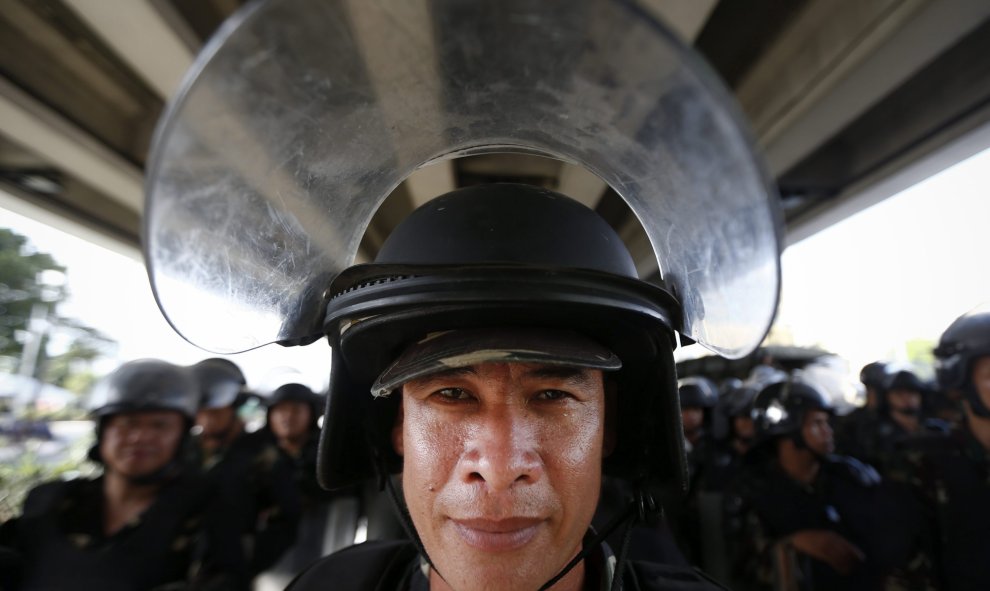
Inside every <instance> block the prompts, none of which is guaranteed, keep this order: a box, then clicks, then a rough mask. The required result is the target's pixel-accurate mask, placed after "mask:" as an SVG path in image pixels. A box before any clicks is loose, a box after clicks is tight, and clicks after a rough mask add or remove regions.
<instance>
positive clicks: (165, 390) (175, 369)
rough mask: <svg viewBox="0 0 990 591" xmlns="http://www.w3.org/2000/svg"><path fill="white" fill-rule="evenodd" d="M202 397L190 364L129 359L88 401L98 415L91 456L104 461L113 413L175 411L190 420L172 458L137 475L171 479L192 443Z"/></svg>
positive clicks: (154, 479)
mask: <svg viewBox="0 0 990 591" xmlns="http://www.w3.org/2000/svg"><path fill="white" fill-rule="evenodd" d="M198 397H199V393H198V390H197V385H196V380H195V378H194V377H193V375H192V373H191V372H190V371H189V369H188V368H185V367H181V366H178V365H173V364H171V363H169V362H167V361H162V360H159V359H139V360H136V361H129V362H127V363H125V364H123V365H121V366H120V367H118V368H117V369H116V370H115V371H114V372H113V373H111V374H110V375H108V376H107V377H105V378H104V379H103V380H101V381H100V382H99V383H97V385H96V387H95V388H94V389H93V392H92V394H91V395H90V398H89V401H88V407H89V411H90V415H91V416H92V417H93V418H95V419H96V444H95V445H94V446H93V447H92V448H91V449H90V450H89V458H90V459H91V460H93V461H95V462H101V463H102V461H103V460H102V458H101V457H100V441H101V439H102V437H103V428H104V425H105V423H106V420H107V419H108V418H110V417H111V416H113V415H117V414H122V413H131V412H148V411H161V410H168V411H175V412H178V413H179V414H181V415H182V417H183V419H185V422H186V435H185V436H184V437H183V440H182V443H180V445H179V448H178V450H177V451H176V454H175V457H174V458H173V460H172V461H171V462H169V463H168V464H166V465H165V466H164V467H162V468H161V469H159V470H158V471H156V472H155V473H154V474H148V475H145V476H142V477H140V478H138V479H135V482H138V483H143V484H153V483H156V482H159V481H161V480H164V479H167V478H169V477H171V476H172V475H174V474H175V473H177V472H178V471H179V470H180V469H181V465H180V464H181V459H182V458H183V457H184V455H185V451H184V449H185V447H186V446H187V445H188V441H189V438H188V429H189V427H191V426H192V423H193V420H194V418H195V416H196V402H197V399H198Z"/></svg>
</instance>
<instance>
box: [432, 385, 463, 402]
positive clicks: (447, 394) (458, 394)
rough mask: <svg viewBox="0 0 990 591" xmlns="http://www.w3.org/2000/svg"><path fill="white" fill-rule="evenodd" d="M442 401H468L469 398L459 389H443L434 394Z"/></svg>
mask: <svg viewBox="0 0 990 591" xmlns="http://www.w3.org/2000/svg"><path fill="white" fill-rule="evenodd" d="M434 394H435V395H436V396H439V397H440V398H443V399H444V400H468V399H469V398H470V397H471V396H470V395H469V394H468V393H467V391H466V390H463V389H461V388H444V389H442V390H437V391H436V392H435V393H434Z"/></svg>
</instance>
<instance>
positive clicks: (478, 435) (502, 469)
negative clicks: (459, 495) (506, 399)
mask: <svg viewBox="0 0 990 591" xmlns="http://www.w3.org/2000/svg"><path fill="white" fill-rule="evenodd" d="M537 431H538V430H537V427H536V425H535V424H534V423H533V421H532V419H530V418H529V417H527V416H525V411H522V410H519V409H513V408H501V409H498V410H496V411H493V412H491V413H488V415H487V416H486V417H485V418H484V419H483V420H482V422H481V424H480V425H479V428H478V429H477V430H476V431H475V432H474V434H473V436H472V437H470V438H469V440H468V442H467V444H466V446H465V450H464V454H463V455H462V457H461V461H460V467H459V469H460V471H461V476H462V478H463V479H464V480H466V481H468V482H483V483H484V484H485V485H486V486H487V487H489V488H491V489H492V490H496V491H499V490H508V489H510V488H512V487H513V486H514V485H517V484H532V483H535V482H537V481H538V480H539V479H540V478H542V476H543V461H542V459H541V456H540V453H539V450H538V444H537V441H538V440H539V438H538V433H537Z"/></svg>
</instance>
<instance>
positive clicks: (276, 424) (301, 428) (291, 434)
mask: <svg viewBox="0 0 990 591" xmlns="http://www.w3.org/2000/svg"><path fill="white" fill-rule="evenodd" d="M323 404H324V402H323V397H322V396H320V395H318V394H316V393H315V392H313V391H312V390H311V389H310V388H309V387H308V386H304V385H302V384H295V383H292V384H283V385H281V386H279V387H278V388H276V389H275V391H274V392H272V393H271V395H270V396H268V397H267V398H266V399H265V407H267V409H268V413H267V420H266V421H265V425H266V427H267V428H268V430H269V431H271V434H272V436H273V437H274V438H275V440H276V441H277V442H278V447H279V449H281V450H282V451H283V452H285V453H286V454H288V455H289V457H292V458H302V457H309V456H312V466H313V470H312V472H313V478H314V479H315V478H316V440H317V439H318V438H319V435H320V427H319V424H318V420H319V418H320V414H321V413H322V412H323ZM314 484H315V480H314Z"/></svg>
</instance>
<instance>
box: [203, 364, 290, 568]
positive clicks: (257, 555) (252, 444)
mask: <svg viewBox="0 0 990 591" xmlns="http://www.w3.org/2000/svg"><path fill="white" fill-rule="evenodd" d="M190 370H191V372H192V373H193V375H194V376H195V377H196V384H197V388H198V392H199V401H198V402H199V404H198V406H199V409H200V410H204V409H205V410H210V409H223V408H230V409H232V411H231V413H230V422H229V423H228V424H227V425H226V426H225V427H223V428H222V429H221V430H220V432H219V433H215V434H211V436H212V438H213V439H214V442H215V445H219V447H214V448H212V449H208V448H207V447H206V446H205V445H204V443H205V442H202V441H201V442H200V457H199V458H198V459H197V462H196V463H197V464H198V465H199V467H200V468H201V469H202V471H203V473H204V474H205V476H206V477H207V478H208V479H209V480H210V481H212V482H214V483H215V484H216V485H218V486H219V485H221V484H223V483H225V484H226V485H228V486H231V487H233V488H234V489H235V490H237V491H238V498H237V500H236V502H234V503H232V504H231V509H230V510H231V511H232V512H234V513H235V514H237V515H238V517H239V519H238V523H237V526H236V531H237V532H238V535H240V536H241V539H242V544H243V546H244V547H245V548H247V549H248V570H249V572H250V574H251V575H252V576H253V575H256V574H257V573H260V572H261V571H263V570H265V569H267V568H269V567H270V566H272V565H273V564H274V563H275V562H276V561H277V560H278V559H279V557H281V556H282V553H283V552H285V550H286V549H287V548H288V547H289V546H291V545H292V543H293V541H294V540H295V537H296V529H297V527H298V524H299V516H300V513H301V511H302V508H301V501H300V498H299V491H298V489H297V488H296V486H295V482H294V479H293V477H292V474H293V470H292V466H291V462H290V460H289V458H288V457H287V456H286V455H285V454H283V453H281V452H280V451H279V449H278V446H277V445H275V441H274V440H273V439H272V438H271V437H270V436H267V435H265V434H247V433H245V432H244V429H243V423H242V422H241V420H240V418H238V417H237V414H236V411H237V408H238V407H239V406H240V405H241V404H243V402H244V400H245V392H244V389H245V385H246V381H245V379H244V374H243V373H242V372H241V370H240V368H238V367H237V366H236V365H235V364H234V363H232V362H230V361H228V360H226V359H222V358H211V359H206V360H204V361H200V362H199V363H196V364H195V365H192V366H191V367H190ZM205 437H207V434H206V433H202V434H201V435H200V439H203V438H205Z"/></svg>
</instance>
